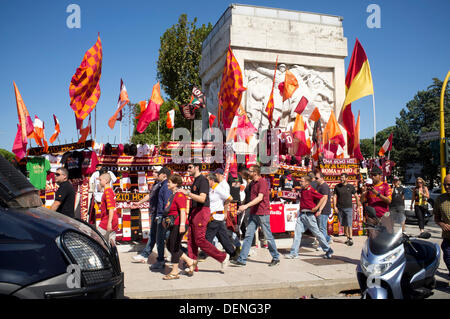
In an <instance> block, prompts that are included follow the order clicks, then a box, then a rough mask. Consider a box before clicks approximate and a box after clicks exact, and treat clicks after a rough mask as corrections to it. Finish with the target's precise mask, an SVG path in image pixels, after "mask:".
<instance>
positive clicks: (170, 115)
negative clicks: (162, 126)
mask: <svg viewBox="0 0 450 319" xmlns="http://www.w3.org/2000/svg"><path fill="white" fill-rule="evenodd" d="M166 126H167V128H168V129H173V128H174V127H175V110H170V111H169V112H167V118H166Z"/></svg>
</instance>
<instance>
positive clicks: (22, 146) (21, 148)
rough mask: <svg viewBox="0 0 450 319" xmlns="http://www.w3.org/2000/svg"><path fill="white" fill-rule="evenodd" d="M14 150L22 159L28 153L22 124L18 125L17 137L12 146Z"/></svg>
mask: <svg viewBox="0 0 450 319" xmlns="http://www.w3.org/2000/svg"><path fill="white" fill-rule="evenodd" d="M12 152H13V153H14V154H16V156H17V158H18V159H19V160H21V159H22V158H24V157H25V155H26V154H27V143H26V142H25V143H24V142H23V140H22V129H21V127H20V125H17V133H16V138H15V139H14V144H13V147H12Z"/></svg>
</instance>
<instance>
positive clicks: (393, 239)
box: [368, 212, 402, 255]
mask: <svg viewBox="0 0 450 319" xmlns="http://www.w3.org/2000/svg"><path fill="white" fill-rule="evenodd" d="M368 235H369V248H370V250H371V251H372V252H373V253H375V254H377V255H381V254H385V253H387V252H388V251H390V250H392V249H394V248H395V247H397V246H399V245H401V244H402V241H401V239H402V225H401V223H400V222H398V221H396V220H395V219H394V218H392V215H391V214H389V212H387V213H386V214H384V216H383V217H381V219H380V220H379V222H378V224H377V225H376V226H375V227H373V228H372V227H370V228H369V229H368Z"/></svg>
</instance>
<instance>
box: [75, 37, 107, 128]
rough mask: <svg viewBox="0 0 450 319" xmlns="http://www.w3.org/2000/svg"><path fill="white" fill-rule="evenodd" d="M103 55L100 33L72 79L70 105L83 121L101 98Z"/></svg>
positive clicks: (76, 115) (77, 116)
mask: <svg viewBox="0 0 450 319" xmlns="http://www.w3.org/2000/svg"><path fill="white" fill-rule="evenodd" d="M102 57H103V53H102V43H101V40H100V35H98V37H97V42H96V43H95V44H94V46H93V47H92V48H90V49H89V50H88V51H87V52H86V53H85V55H84V57H83V60H82V61H81V64H80V66H79V67H78V69H77V70H76V72H75V74H74V75H73V77H72V80H71V81H70V86H69V95H70V107H71V108H72V110H73V111H74V112H75V117H76V118H77V119H79V120H81V121H82V120H84V119H85V118H86V117H87V116H88V115H89V113H91V112H92V110H93V109H94V108H95V106H96V105H97V102H98V100H99V98H100V77H101V75H102Z"/></svg>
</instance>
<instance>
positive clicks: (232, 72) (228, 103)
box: [218, 46, 247, 130]
mask: <svg viewBox="0 0 450 319" xmlns="http://www.w3.org/2000/svg"><path fill="white" fill-rule="evenodd" d="M246 89H247V88H245V87H244V85H243V79H242V72H241V68H240V67H239V63H238V62H237V60H236V58H235V57H234V55H233V52H232V51H231V46H228V52H227V60H226V62H225V66H224V68H223V73H222V82H221V83H220V90H219V94H218V95H219V105H220V106H221V107H220V108H219V110H220V112H221V113H222V115H221V116H220V119H221V120H222V123H223V129H224V130H226V129H227V128H229V127H230V126H231V123H232V122H233V118H234V116H235V114H236V110H237V108H238V107H239V105H240V104H241V99H242V93H243V92H244V91H245V90H246Z"/></svg>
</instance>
